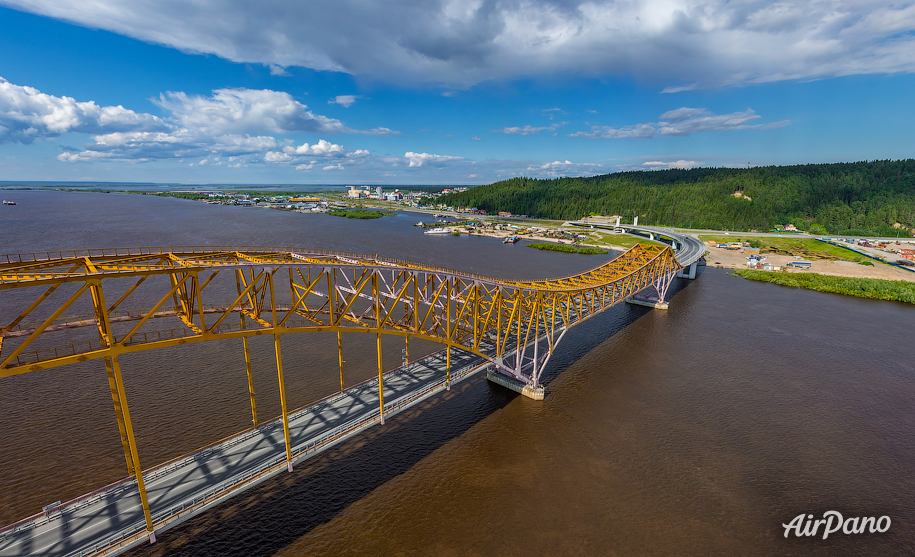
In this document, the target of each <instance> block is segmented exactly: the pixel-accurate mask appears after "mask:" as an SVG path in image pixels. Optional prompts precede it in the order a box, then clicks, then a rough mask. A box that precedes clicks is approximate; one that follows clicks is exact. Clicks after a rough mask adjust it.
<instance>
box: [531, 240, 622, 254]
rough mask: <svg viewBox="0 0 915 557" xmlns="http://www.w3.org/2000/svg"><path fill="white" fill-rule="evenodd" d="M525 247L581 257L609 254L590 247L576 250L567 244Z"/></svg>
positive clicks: (539, 243) (541, 243) (535, 244)
mask: <svg viewBox="0 0 915 557" xmlns="http://www.w3.org/2000/svg"><path fill="white" fill-rule="evenodd" d="M527 247H529V248H534V249H539V250H546V251H562V252H565V253H579V254H582V255H592V254H598V255H600V254H605V253H609V252H608V251H607V250H605V249H603V248H592V247H580V248H576V247H575V246H570V245H568V244H554V243H553V242H536V243H533V244H527Z"/></svg>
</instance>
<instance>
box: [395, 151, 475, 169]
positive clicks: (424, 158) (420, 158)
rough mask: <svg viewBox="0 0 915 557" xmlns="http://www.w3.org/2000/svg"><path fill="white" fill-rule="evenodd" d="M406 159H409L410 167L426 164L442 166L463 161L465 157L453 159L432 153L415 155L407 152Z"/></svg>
mask: <svg viewBox="0 0 915 557" xmlns="http://www.w3.org/2000/svg"><path fill="white" fill-rule="evenodd" d="M404 158H405V159H407V162H409V163H410V164H409V165H408V166H411V167H413V166H425V165H426V164H430V163H431V164H440V163H445V162H448V161H458V160H462V159H463V157H452V156H449V155H433V154H431V153H414V152H412V151H407V152H406V153H404Z"/></svg>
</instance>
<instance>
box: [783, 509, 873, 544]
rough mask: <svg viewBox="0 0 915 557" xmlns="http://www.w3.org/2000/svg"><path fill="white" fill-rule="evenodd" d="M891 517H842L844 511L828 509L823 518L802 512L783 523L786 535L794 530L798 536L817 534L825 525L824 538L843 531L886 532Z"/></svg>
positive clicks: (861, 532) (844, 532) (846, 532)
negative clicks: (815, 517)
mask: <svg viewBox="0 0 915 557" xmlns="http://www.w3.org/2000/svg"><path fill="white" fill-rule="evenodd" d="M890 522H891V521H890V517H888V516H881V517H880V518H874V517H872V516H865V517H852V518H847V519H845V520H843V519H842V513H840V512H839V511H826V512H825V513H823V518H822V519H817V520H814V518H813V515H812V514H805V513H801V514H799V515H797V516H796V517H794V520H792V521H791V522H789V523H788V524H782V528H784V529H785V537H786V538H787V537H788V535H789V534H790V533H791V531H792V530H794V535H795V536H797V537H798V538H801V537H805V536H816V535H817V533H818V531H819V529H820V526H822V527H823V539H824V540H825V539H826V538H828V537H829V534H835V533H836V532H839V531H840V530H841V532H842V533H843V534H864V533H865V532H870V533H871V534H874V533H877V532H880V533H883V532H886V531H887V530H889V529H890Z"/></svg>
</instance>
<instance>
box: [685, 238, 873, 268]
mask: <svg viewBox="0 0 915 557" xmlns="http://www.w3.org/2000/svg"><path fill="white" fill-rule="evenodd" d="M699 239H700V240H702V241H703V242H706V243H707V242H715V243H723V244H726V243H728V242H745V241H747V242H749V243H750V247H753V248H759V253H760V254H761V255H789V256H797V257H803V258H804V259H806V260H809V261H819V260H821V259H827V260H831V261H850V262H852V263H858V264H860V265H867V266H873V264H874V261H873V259H870V258H868V257H865V256H863V255H860V254H857V253H855V252H853V251H850V250H847V249H845V248H841V247H839V246H835V245H832V244H828V243H826V242H821V241H819V240H816V239H814V238H792V237H790V236H787V237H785V236H783V237H750V236H747V237H744V236H741V235H740V234H734V235H732V236H721V235H719V234H702V235H700V236H699Z"/></svg>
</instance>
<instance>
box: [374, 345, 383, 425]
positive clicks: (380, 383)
mask: <svg viewBox="0 0 915 557" xmlns="http://www.w3.org/2000/svg"><path fill="white" fill-rule="evenodd" d="M375 336H376V339H375V342H376V345H377V347H378V413H379V415H380V416H381V425H384V377H383V375H382V367H381V333H378V334H376V335H375Z"/></svg>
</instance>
